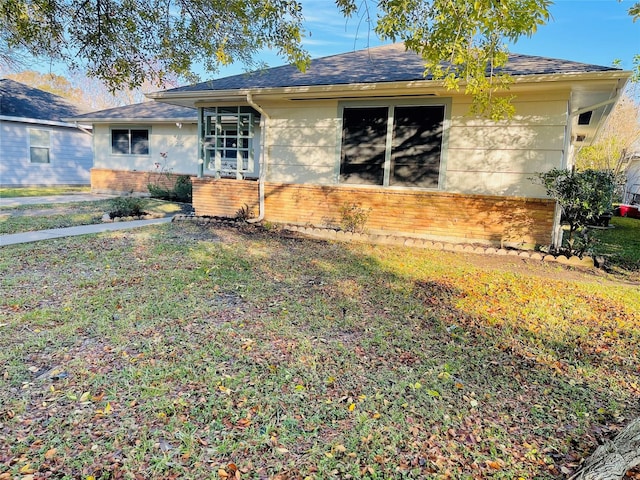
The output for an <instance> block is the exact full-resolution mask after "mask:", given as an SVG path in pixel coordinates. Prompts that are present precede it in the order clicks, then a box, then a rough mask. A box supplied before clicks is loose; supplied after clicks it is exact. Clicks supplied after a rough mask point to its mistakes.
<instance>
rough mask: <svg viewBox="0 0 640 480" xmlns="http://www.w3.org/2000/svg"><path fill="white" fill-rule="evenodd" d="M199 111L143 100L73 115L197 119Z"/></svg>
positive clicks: (94, 119)
mask: <svg viewBox="0 0 640 480" xmlns="http://www.w3.org/2000/svg"><path fill="white" fill-rule="evenodd" d="M197 119H198V112H197V110H196V109H194V108H188V107H179V106H175V105H170V104H168V103H160V102H143V103H136V104H133V105H126V106H124V107H115V108H109V109H107V110H100V111H97V112H91V113H86V114H84V115H79V116H75V117H73V120H75V121H85V122H88V121H91V122H95V123H99V122H100V121H103V122H109V121H113V120H122V121H125V120H131V121H140V120H147V121H179V120H180V121H187V120H193V121H197Z"/></svg>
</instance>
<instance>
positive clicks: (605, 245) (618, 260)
mask: <svg viewBox="0 0 640 480" xmlns="http://www.w3.org/2000/svg"><path fill="white" fill-rule="evenodd" d="M611 225H612V226H613V227H614V228H612V229H607V230H595V231H594V235H595V236H596V238H597V240H598V242H597V244H596V247H595V249H594V250H595V252H594V253H595V254H597V255H604V256H606V257H607V258H608V260H609V261H610V263H611V264H612V265H613V266H615V267H617V268H624V269H627V270H635V271H640V219H637V218H627V217H613V218H612V219H611Z"/></svg>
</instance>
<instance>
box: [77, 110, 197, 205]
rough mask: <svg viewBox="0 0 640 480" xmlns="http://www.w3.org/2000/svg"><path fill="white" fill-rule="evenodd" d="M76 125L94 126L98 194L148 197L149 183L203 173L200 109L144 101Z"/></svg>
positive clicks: (94, 183)
mask: <svg viewBox="0 0 640 480" xmlns="http://www.w3.org/2000/svg"><path fill="white" fill-rule="evenodd" d="M72 120H74V121H78V122H82V123H89V124H92V125H93V146H94V152H95V154H94V163H93V169H92V170H91V190H92V191H93V192H95V193H129V192H137V193H148V189H147V185H148V184H149V183H158V182H162V183H163V184H164V185H165V186H170V185H168V184H167V182H169V183H170V182H171V181H172V180H175V177H176V175H197V174H198V161H197V158H198V112H197V110H196V109H195V108H187V107H181V106H175V105H168V104H164V103H159V102H144V103H138V104H135V105H127V106H124V107H117V108H111V109H108V110H101V111H98V112H91V113H87V114H85V115H80V116H77V117H74V118H73V119H72Z"/></svg>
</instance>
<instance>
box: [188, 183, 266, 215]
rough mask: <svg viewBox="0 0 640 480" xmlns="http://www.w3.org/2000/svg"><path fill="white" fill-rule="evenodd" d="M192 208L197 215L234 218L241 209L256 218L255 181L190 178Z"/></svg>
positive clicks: (256, 192)
mask: <svg viewBox="0 0 640 480" xmlns="http://www.w3.org/2000/svg"><path fill="white" fill-rule="evenodd" d="M191 182H192V184H193V208H194V209H195V211H196V214H197V215H211V216H214V217H231V218H232V217H235V216H236V215H237V213H238V211H239V210H240V209H242V208H248V209H249V210H250V211H251V212H252V216H258V210H259V205H258V204H259V197H258V181H257V180H232V179H226V178H211V177H204V178H195V177H192V178H191Z"/></svg>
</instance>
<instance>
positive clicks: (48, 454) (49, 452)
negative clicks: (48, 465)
mask: <svg viewBox="0 0 640 480" xmlns="http://www.w3.org/2000/svg"><path fill="white" fill-rule="evenodd" d="M56 453H58V449H57V448H50V449H49V450H47V451H46V452H45V454H44V458H46V459H47V460H51V459H52V458H53V457H55V456H56Z"/></svg>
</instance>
